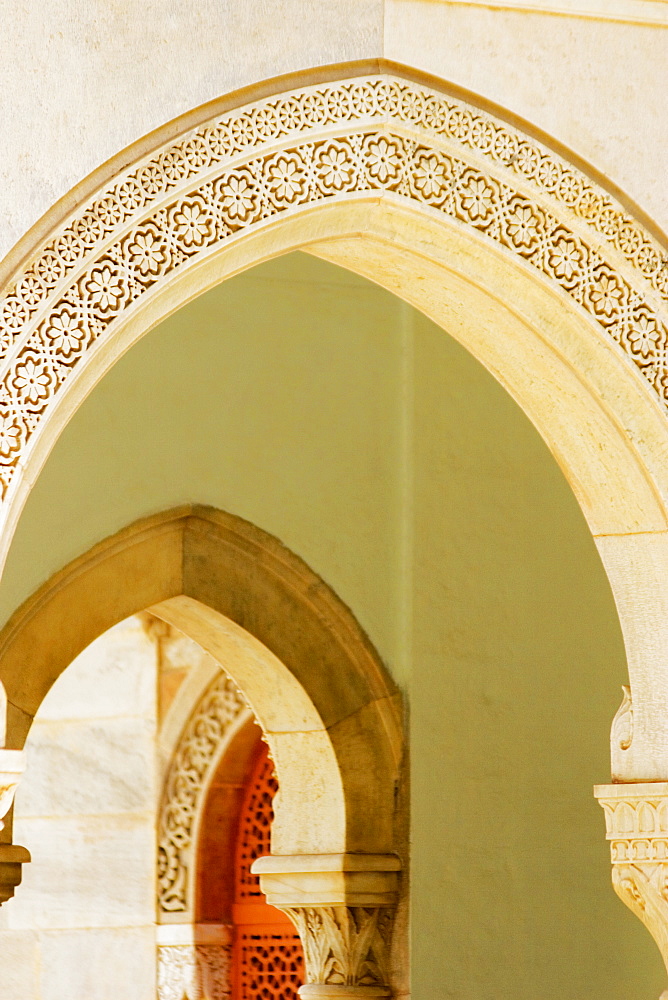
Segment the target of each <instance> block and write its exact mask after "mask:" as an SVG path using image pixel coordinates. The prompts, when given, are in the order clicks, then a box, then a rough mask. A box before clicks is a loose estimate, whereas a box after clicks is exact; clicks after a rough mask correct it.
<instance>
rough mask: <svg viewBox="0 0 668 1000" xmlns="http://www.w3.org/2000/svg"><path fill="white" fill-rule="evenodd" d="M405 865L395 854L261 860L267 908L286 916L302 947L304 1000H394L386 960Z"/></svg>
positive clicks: (259, 871)
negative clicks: (383, 999)
mask: <svg viewBox="0 0 668 1000" xmlns="http://www.w3.org/2000/svg"><path fill="white" fill-rule="evenodd" d="M400 868H401V862H400V860H399V858H398V857H397V856H396V855H394V854H317V855H313V854H311V855H296V856H295V855H293V856H289V857H288V856H280V855H279V856H275V855H272V856H270V857H264V858H258V859H257V861H255V862H254V864H253V866H252V869H251V870H252V872H253V873H254V874H256V875H259V876H260V885H261V887H262V891H263V892H264V893H265V895H266V897H267V902H268V903H270V904H271V905H272V906H276V907H278V909H280V910H283V912H284V913H286V914H287V915H288V917H289V918H290V920H292V922H293V924H294V925H295V927H296V928H297V930H298V932H299V936H300V938H301V941H302V946H303V948H304V957H305V959H306V976H307V982H306V984H305V985H304V986H302V987H301V989H300V990H299V995H300V997H301V998H302V1000H336V998H338V1000H362V998H363V997H368V998H369V1000H371V998H375V997H389V996H390V995H391V991H390V987H389V982H388V978H389V977H388V965H389V962H388V957H389V949H390V939H391V935H392V923H393V919H394V911H395V907H396V903H397V890H398V879H399V870H400Z"/></svg>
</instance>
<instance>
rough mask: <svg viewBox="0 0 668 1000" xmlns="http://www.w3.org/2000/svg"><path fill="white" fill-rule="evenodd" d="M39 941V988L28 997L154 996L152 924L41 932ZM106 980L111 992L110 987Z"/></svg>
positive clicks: (95, 999)
mask: <svg viewBox="0 0 668 1000" xmlns="http://www.w3.org/2000/svg"><path fill="white" fill-rule="evenodd" d="M40 947H41V977H40V978H41V981H40V992H39V993H35V994H34V1000H65V998H66V997H67V998H69V997H72V998H74V997H86V998H87V1000H88V998H90V1000H110V997H112V996H114V995H120V996H122V997H123V998H124V1000H125V998H126V997H127V1000H147V998H149V997H150V998H151V1000H152V998H153V997H154V996H155V978H156V976H155V930H154V928H153V927H117V928H105V929H104V930H101V929H96V928H94V927H93V928H85V929H83V928H81V929H78V930H70V931H58V932H44V933H42V934H41V935H40ZM111 984H113V989H114V993H110V986H111ZM31 1000H32V998H31Z"/></svg>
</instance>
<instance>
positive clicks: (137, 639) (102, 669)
mask: <svg viewBox="0 0 668 1000" xmlns="http://www.w3.org/2000/svg"><path fill="white" fill-rule="evenodd" d="M156 688H157V677H156V653H155V645H154V643H153V641H152V640H151V639H149V637H148V636H147V634H146V632H145V630H144V627H143V625H142V623H141V621H140V620H139V619H129V620H128V621H127V622H123V623H121V624H120V625H119V626H117V627H116V628H114V629H112V630H111V631H110V632H108V633H106V634H105V635H103V636H102V637H101V638H100V639H98V640H97V641H96V642H94V643H93V644H92V645H91V646H89V647H88V649H86V650H85V652H84V653H82V654H81V655H80V656H79V657H78V658H77V659H76V660H75V661H74V663H72V664H71V666H70V667H69V668H68V669H67V670H66V671H65V673H64V674H63V675H62V676H61V677H60V678H59V679H58V681H57V682H56V684H55V685H54V686H53V688H52V689H51V691H50V692H49V694H48V696H47V698H46V700H45V701H44V703H43V704H42V708H41V710H40V712H39V714H38V717H37V719H36V720H35V723H34V725H33V728H32V730H31V734H30V738H29V740H28V743H27V747H26V749H27V755H28V768H27V772H26V775H25V778H24V781H23V783H22V785H21V788H20V791H19V793H18V795H17V801H16V807H15V821H14V834H15V837H16V838H17V839H18V841H19V842H21V843H26V844H30V850H31V853H32V862H31V863H30V864H29V865H27V866H26V868H25V872H24V878H23V884H22V885H21V891H20V892H19V893H17V894H16V896H15V897H14V899H12V900H10V901H9V902H8V903H6V904H5V905H4V906H3V907H2V909H1V910H0V967H1V968H2V990H1V993H2V997H3V1000H79V998H81V1000H83V998H84V997H85V998H86V1000H111V998H112V997H113V998H116V997H118V998H123V1000H147V998H150V997H154V996H155V926H154V921H155V823H156V807H155V804H156V793H157V789H156V784H157V774H156V770H157V769H156V764H157V754H156V721H157V715H156Z"/></svg>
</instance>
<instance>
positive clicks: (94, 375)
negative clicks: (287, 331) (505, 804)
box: [0, 64, 668, 781]
mask: <svg viewBox="0 0 668 1000" xmlns="http://www.w3.org/2000/svg"><path fill="white" fill-rule="evenodd" d="M310 80H311V81H312V80H313V77H312V76H311V77H310ZM263 95H264V96H262V97H260V98H259V99H253V100H250V101H249V100H248V96H247V94H244V95H232V96H231V97H230V98H226V99H224V100H223V101H221V102H220V104H219V105H218V106H217V107H214V108H212V107H211V106H209V107H207V108H206V109H204V110H202V112H201V114H197V113H195V114H194V115H190V116H189V117H188V118H187V119H185V120H184V130H183V134H182V135H181V136H180V137H179V138H178V139H176V140H174V139H173V136H174V134H175V132H176V133H178V131H179V129H178V125H176V126H175V125H173V124H172V125H170V126H169V128H166V130H165V132H164V138H163V136H161V135H157V136H156V138H155V143H154V144H153V148H152V149H151V151H150V152H148V153H147V152H146V148H145V147H144V149H143V150H142V152H141V155H139V156H138V158H137V159H136V160H135V161H132V156H130V157H128V155H127V154H123V155H122V156H119V157H118V159H117V160H116V161H114V162H112V163H111V164H110V165H109V168H108V171H107V173H106V175H104V176H103V175H101V174H99V173H98V174H97V175H96V177H95V179H94V183H93V182H92V181H91V182H90V183H88V184H86V183H84V184H82V186H81V190H80V192H79V196H78V197H75V196H73V198H74V199H75V200H76V201H77V203H78V205H77V208H76V209H75V210H74V211H70V210H69V209H68V210H67V211H66V212H65V213H64V214H63V213H61V214H60V215H59V214H58V212H54V213H53V214H52V215H51V216H50V217H49V219H48V220H47V221H46V222H45V223H44V224H42V225H41V226H39V227H37V228H36V230H35V240H34V242H33V243H32V244H31V243H30V240H26V241H24V243H23V244H22V247H21V254H20V255H19V254H17V255H14V256H13V258H12V259H14V260H15V259H16V257H17V256H22V261H21V263H20V264H19V265H18V267H16V269H15V271H14V273H13V274H12V275H10V276H8V278H7V281H6V285H5V288H6V294H5V295H4V297H3V299H2V303H1V307H0V310H1V311H0V316H1V317H2V320H1V323H2V330H3V336H4V341H5V343H6V345H7V354H6V358H5V361H4V374H3V375H2V380H1V385H2V389H1V393H2V397H3V408H2V413H1V414H0V416H2V421H3V423H2V449H1V452H2V454H1V455H0V459H1V464H2V469H3V472H2V478H3V483H4V487H5V496H4V501H3V509H2V517H3V525H4V527H3V530H2V534H1V539H0V540H1V541H2V544H3V545H4V549H3V553H6V550H7V546H8V545H9V542H10V540H11V537H12V534H13V531H14V528H15V525H16V523H17V519H18V517H19V515H20V511H21V508H22V506H23V503H24V501H25V497H26V496H27V493H28V491H29V489H30V483H31V482H32V481H33V480H34V478H35V476H36V475H37V474H38V472H39V469H40V468H41V466H42V464H43V462H44V460H45V458H46V456H47V454H48V453H49V450H50V448H51V447H52V445H53V442H54V441H55V440H56V438H57V436H58V434H59V431H60V429H61V428H62V427H63V425H64V423H65V422H66V421H67V419H68V418H69V416H71V414H72V413H73V412H74V411H75V409H76V407H77V405H78V403H79V402H80V400H81V399H82V398H83V397H84V396H85V395H86V393H87V392H88V391H89V390H90V389H91V388H92V386H93V385H94V384H95V383H96V382H97V381H98V380H99V378H100V377H101V376H102V375H103V374H104V372H105V371H107V370H108V369H109V367H110V366H111V365H112V364H113V363H114V360H115V359H116V358H117V357H118V356H119V355H120V354H121V353H122V352H123V351H124V350H126V349H127V347H128V346H130V344H131V343H133V342H134V341H135V340H136V339H137V338H138V337H139V336H141V335H142V334H143V333H144V332H146V330H147V329H149V328H151V327H152V326H153V325H155V324H156V323H157V322H158V321H159V320H160V319H162V318H164V317H165V316H166V315H168V314H169V313H170V312H172V311H174V310H175V309H176V308H178V306H180V305H181V304H183V303H184V302H185V301H187V300H188V299H190V298H192V297H194V296H195V295H197V294H199V293H200V292H201V291H203V290H204V289H205V288H208V287H210V286H211V285H213V284H215V283H216V282H218V281H220V280H221V279H222V278H224V277H226V276H228V275H230V274H233V273H235V272H237V271H239V270H242V269H244V268H246V267H249V266H251V265H252V264H255V263H257V262H258V261H261V260H263V259H266V258H268V257H271V256H275V255H276V254H279V253H282V252H285V251H287V250H290V249H294V248H297V247H300V248H306V249H309V250H310V251H311V252H313V253H317V254H319V255H321V256H323V257H326V258H328V259H329V260H333V261H335V262H337V263H341V264H343V265H345V266H346V267H350V268H352V269H354V270H357V271H359V272H360V273H362V274H364V275H366V276H368V277H371V278H372V279H373V280H375V281H377V282H379V283H380V284H382V285H384V286H385V287H386V288H388V289H390V290H392V291H395V292H396V293H397V294H399V295H400V296H402V297H403V298H405V299H406V300H408V301H409V302H411V303H412V304H414V305H416V306H417V307H418V308H420V309H421V310H423V311H424V312H425V313H426V314H427V315H429V316H430V317H431V318H432V319H434V320H435V321H436V322H437V323H439V324H440V325H442V326H447V327H448V328H449V329H450V331H451V332H452V333H453V334H454V335H455V336H456V337H457V338H459V339H460V340H461V341H462V342H463V343H464V344H465V346H467V347H468V348H469V349H470V350H471V351H472V353H474V354H475V355H476V356H477V357H478V358H479V359H480V360H482V361H483V363H484V364H485V365H486V366H487V367H488V368H490V370H491V371H492V372H493V373H494V374H495V375H496V376H497V377H498V378H499V380H500V381H501V382H502V383H503V384H504V385H505V386H506V388H507V389H508V390H509V391H510V392H511V394H512V395H513V396H514V397H515V399H516V400H517V401H518V402H519V403H520V405H521V406H522V407H523V408H524V409H525V410H526V412H527V413H528V414H529V416H530V417H531V419H532V420H533V421H534V423H535V424H536V426H537V427H538V428H539V430H540V431H541V433H542V434H543V437H544V438H545V440H546V441H547V443H548V445H549V446H550V448H551V449H552V451H553V453H554V454H555V455H556V457H557V459H558V460H559V462H560V464H561V465H562V468H563V469H564V471H565V473H566V475H567V477H568V479H569V481H570V483H571V485H572V487H573V489H574V492H575V493H576V495H577V497H578V499H579V500H580V503H581V505H582V507H583V510H584V511H585V514H586V516H587V518H588V521H589V524H590V527H591V530H592V532H593V534H594V535H595V537H596V539H597V543H598V545H599V549H600V552H601V555H602V558H603V561H604V563H605V565H606V569H607V571H608V574H609V577H610V580H611V583H612V586H613V590H614V592H615V596H616V599H617V603H618V607H619V611H620V617H621V621H622V627H623V629H624V633H625V639H626V645H627V654H628V660H629V670H630V674H631V689H632V696H633V713H634V725H633V739H632V740H631V741H629V740H626V739H623V740H621V741H616V743H615V745H613V772H614V774H615V776H616V777H617V778H618V779H620V780H626V779H630V780H636V781H637V780H640V779H651V780H659V779H662V778H665V777H666V776H668V721H666V720H668V671H667V670H666V668H665V654H664V649H665V648H666V638H667V637H666V634H665V630H666V625H665V621H666V614H665V611H666V608H667V607H668V593H667V592H666V589H667V588H666V583H665V579H666V573H665V568H666V565H667V561H668V551H667V548H668V543H667V539H668V533H667V532H666V528H667V526H668V521H667V518H666V510H665V497H666V491H667V483H666V471H665V464H664V463H663V461H662V457H663V455H664V454H665V453H666V450H667V449H668V423H667V422H666V418H665V416H664V412H663V403H664V401H665V395H666V392H668V389H667V388H666V386H667V385H668V375H667V374H666V368H665V360H664V356H665V350H664V345H665V342H666V320H667V311H666V300H667V298H668V285H667V278H668V267H667V266H666V263H665V250H664V248H662V247H661V245H660V244H658V243H657V241H656V240H655V238H654V237H653V236H652V235H651V234H650V233H649V231H648V230H647V229H646V228H645V227H644V226H643V225H642V224H641V223H640V222H639V221H638V220H637V219H636V218H634V217H633V216H632V215H631V214H630V213H629V212H628V211H627V210H626V209H625V207H624V206H623V205H622V204H621V203H620V202H619V201H618V200H617V198H616V197H615V196H614V195H613V194H611V193H610V192H608V191H606V190H605V188H604V187H603V186H602V184H601V183H600V181H599V180H598V179H592V177H591V176H589V175H588V174H587V173H586V172H585V171H583V169H581V167H580V166H578V165H575V164H574V163H573V162H569V161H568V160H567V159H565V158H564V155H563V153H562V152H561V151H555V150H553V149H552V148H550V146H549V144H548V142H546V141H545V140H544V139H543V138H542V137H541V138H536V137H535V136H534V135H533V134H532V133H531V130H530V128H529V127H524V126H521V127H518V126H517V125H514V124H509V123H508V122H506V121H504V120H503V119H502V118H501V117H499V115H498V113H490V112H489V111H487V110H484V109H482V108H480V107H478V106H476V105H475V103H474V102H473V101H472V100H471V98H470V95H464V96H462V95H461V94H459V93H453V92H452V91H451V89H450V90H449V89H448V88H447V86H446V85H444V84H442V83H440V82H437V81H434V80H426V79H418V78H416V77H415V74H412V73H410V72H407V71H404V70H402V69H401V68H399V67H396V66H392V65H390V64H387V65H385V64H378V65H375V66H374V67H371V68H370V67H369V66H364V67H356V66H351V67H340V68H338V69H335V68H334V69H329V70H327V71H323V73H322V74H321V82H315V83H313V82H309V83H308V84H307V85H303V86H300V85H298V83H297V81H295V80H291V81H290V85H289V87H288V89H287V90H286V84H285V83H284V82H282V81H276V82H275V83H273V84H272V83H268V84H266V85H264V88H263ZM193 121H195V122H196V124H195V125H193ZM128 160H130V162H129V165H128ZM69 204H71V201H69V202H68V205H69ZM46 230H49V232H48V235H47V236H46V237H45V236H44V233H45V231H46ZM640 605H642V613H640V612H639V607H640ZM622 744H623V745H622Z"/></svg>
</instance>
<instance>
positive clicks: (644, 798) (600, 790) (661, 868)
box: [594, 781, 668, 997]
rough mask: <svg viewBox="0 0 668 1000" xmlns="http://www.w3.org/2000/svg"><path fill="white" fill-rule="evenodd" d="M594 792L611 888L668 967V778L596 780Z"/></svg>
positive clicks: (667, 967) (667, 994)
mask: <svg viewBox="0 0 668 1000" xmlns="http://www.w3.org/2000/svg"><path fill="white" fill-rule="evenodd" d="M594 795H595V796H596V798H597V799H598V801H599V802H600V804H601V806H602V807H603V811H604V812H605V822H606V837H607V839H608V841H609V842H610V856H611V862H612V884H613V887H614V889H615V892H616V893H617V895H618V896H619V897H620V899H621V900H623V902H624V903H626V905H627V906H628V907H629V909H630V910H632V911H633V913H635V915H636V916H637V917H638V918H639V919H640V920H642V922H643V923H644V925H645V926H646V927H647V929H648V931H649V932H650V934H651V935H652V937H653V938H654V940H655V941H656V943H657V944H658V946H659V949H660V951H661V955H662V956H663V960H664V963H665V965H666V969H668V782H666V781H648V782H642V783H637V784H636V783H633V784H631V783H624V784H614V785H596V786H595V787H594ZM666 997H668V993H666Z"/></svg>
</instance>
